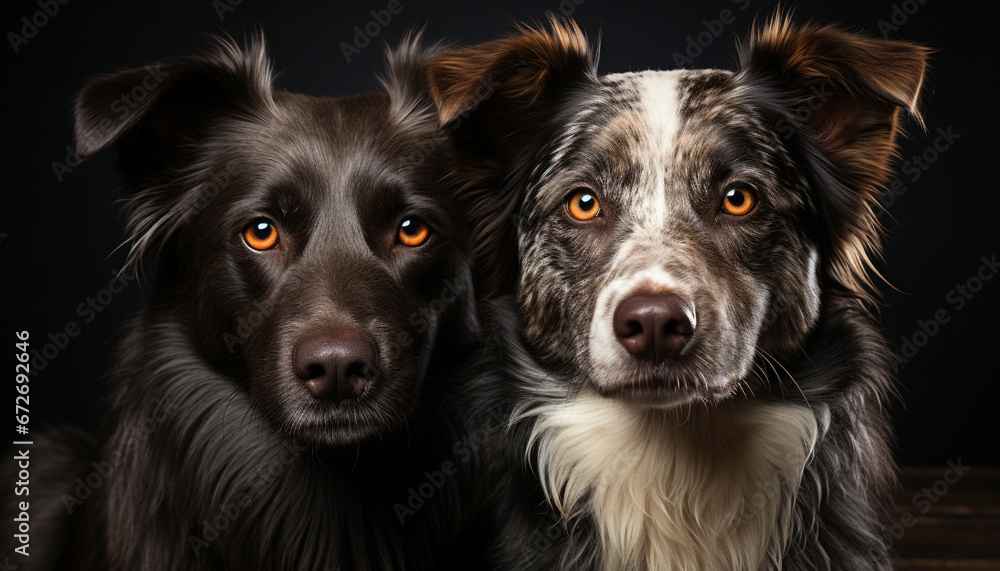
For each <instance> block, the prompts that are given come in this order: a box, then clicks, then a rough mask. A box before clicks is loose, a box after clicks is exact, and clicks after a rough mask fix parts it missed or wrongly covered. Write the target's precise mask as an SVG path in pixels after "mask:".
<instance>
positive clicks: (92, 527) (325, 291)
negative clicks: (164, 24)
mask: <svg viewBox="0 0 1000 571" xmlns="http://www.w3.org/2000/svg"><path fill="white" fill-rule="evenodd" d="M249 44H250V45H249V46H248V47H246V48H241V47H239V46H237V45H236V44H234V43H233V42H232V41H230V40H219V41H217V42H216V43H215V44H214V46H213V48H212V49H211V50H210V51H209V52H207V53H206V54H205V55H202V56H197V57H191V58H187V59H181V60H176V61H172V62H167V63H163V64H159V65H155V66H151V67H148V68H142V69H133V70H126V71H121V72H118V73H114V74H111V75H106V76H102V77H98V78H96V79H93V80H92V81H91V82H89V83H88V84H87V85H86V87H85V88H84V89H83V90H82V91H81V93H80V94H79V97H78V100H77V105H76V145H77V151H78V152H79V154H80V155H81V156H83V157H90V156H92V155H94V154H96V153H98V152H100V151H102V150H105V149H108V148H114V149H116V150H117V152H118V167H119V170H120V172H121V174H122V178H123V188H122V198H121V203H122V207H123V212H124V216H125V218H126V221H127V228H128V234H127V239H126V244H127V245H128V246H129V248H130V257H129V259H130V261H131V263H132V266H131V267H133V268H138V267H139V266H140V265H144V266H145V267H146V268H147V269H149V270H151V272H150V275H149V276H147V277H148V278H149V279H148V280H147V291H146V294H147V299H146V302H145V305H144V307H143V309H142V310H141V311H140V313H139V314H138V316H137V317H136V318H135V319H134V320H133V321H132V322H131V323H130V324H129V325H128V326H127V330H126V333H125V334H124V337H123V340H122V342H121V344H120V350H119V352H118V356H117V364H116V366H115V367H114V370H113V372H112V373H111V386H112V394H111V397H110V402H109V405H108V407H109V411H108V413H107V421H106V427H105V428H106V430H105V435H104V437H103V441H102V444H101V445H100V447H99V450H98V451H96V452H94V455H93V456H92V457H88V458H87V459H86V460H83V461H80V462H78V463H77V464H75V465H74V466H73V467H72V468H75V470H74V469H71V467H70V466H69V465H70V464H72V460H71V458H72V456H70V455H69V454H68V453H67V452H66V450H65V448H66V447H67V446H65V445H64V446H62V447H60V448H58V449H56V448H52V449H51V454H53V455H55V454H59V453H63V454H64V456H62V457H61V458H58V459H54V460H53V462H56V463H60V462H61V468H60V466H55V467H50V468H49V469H46V472H47V474H46V476H47V477H46V478H45V480H46V482H47V484H46V485H47V486H48V487H50V488H52V489H51V490H48V491H50V492H52V493H51V494H50V495H49V496H45V494H44V492H45V490H42V489H39V486H41V484H39V486H36V487H35V488H33V489H32V492H35V494H34V495H33V496H32V498H33V500H34V501H33V502H32V503H33V505H37V508H34V509H36V510H39V511H37V512H36V513H38V514H40V517H42V518H43V519H45V521H46V522H49V521H55V520H58V517H57V515H56V514H57V513H58V512H59V511H62V513H63V515H65V510H66V509H68V510H70V511H71V512H72V513H73V516H72V521H71V523H70V524H68V525H67V526H66V527H67V529H58V526H57V525H56V524H52V526H51V528H48V531H46V528H45V526H42V527H41V528H38V527H37V526H36V537H35V538H34V540H35V542H36V543H38V544H39V546H38V548H39V550H40V551H42V552H43V553H38V551H37V550H36V555H39V557H32V558H31V559H32V560H35V561H31V560H23V562H22V561H16V563H17V564H18V565H22V564H23V565H24V568H29V563H33V564H34V566H32V567H31V568H33V569H41V568H46V567H48V568H56V569H94V570H97V569H101V570H108V569H111V570H120V571H126V570H135V569H154V570H167V569H171V570H173V569H188V570H193V569H206V570H207V569H213V570H221V569H232V570H237V569H238V570H246V569H296V570H305V569H312V570H317V571H318V570H329V571H334V570H337V569H343V570H347V569H350V570H379V571H384V570H386V569H451V568H469V567H470V566H474V565H475V563H474V561H475V558H476V552H475V548H474V545H475V542H474V541H472V540H470V539H468V536H469V534H470V533H472V532H471V531H470V530H473V529H474V526H473V525H472V519H473V517H474V516H475V513H476V510H474V509H472V508H471V507H470V506H469V505H468V503H467V500H468V498H469V497H471V494H470V490H471V489H472V488H473V486H474V484H473V482H474V480H475V478H474V475H473V470H474V469H475V466H476V463H475V461H474V458H470V457H469V456H470V455H469V451H468V449H467V448H466V449H465V450H464V456H463V457H456V456H455V452H454V449H455V444H456V443H457V442H461V438H462V434H463V433H462V427H463V425H464V420H463V418H464V415H463V412H462V410H461V407H460V405H459V402H460V401H459V399H458V397H457V396H456V395H457V393H458V391H459V389H460V387H461V385H462V384H463V382H462V379H464V378H465V377H464V375H465V373H464V372H463V371H464V370H465V362H466V358H467V357H468V356H470V355H472V354H474V353H475V351H476V349H475V342H476V341H475V340H476V339H477V337H478V333H477V328H478V325H477V321H476V316H475V311H474V310H475V306H474V303H473V302H472V290H471V272H470V256H469V251H468V235H467V234H468V233H467V230H466V229H465V225H464V219H463V216H462V215H461V212H460V211H459V210H458V208H457V204H456V203H455V202H454V201H453V199H452V196H451V191H450V190H449V189H448V187H446V186H445V185H443V184H442V182H441V181H442V179H443V178H445V176H446V175H447V173H448V171H449V170H450V168H451V164H452V158H451V157H452V155H451V150H450V146H449V145H448V144H447V140H446V138H445V136H444V134H443V133H442V132H441V130H440V129H439V127H438V118H437V114H436V109H435V106H434V103H433V100H432V98H431V93H430V90H429V87H428V84H427V75H426V60H427V58H428V56H429V55H430V54H431V53H432V52H433V51H434V49H437V48H424V47H421V44H420V39H419V34H413V35H410V36H409V37H408V38H407V39H405V40H404V41H403V42H402V44H401V45H400V47H398V48H396V49H395V50H391V51H390V53H389V54H388V65H387V71H386V73H385V74H384V77H383V80H382V83H383V86H384V92H383V93H377V94H370V95H360V96H354V97H345V98H336V99H332V98H326V99H324V98H314V97H308V96H305V95H300V94H296V93H289V92H286V91H282V90H279V89H277V88H275V87H274V75H273V74H272V67H271V63H270V61H269V59H268V57H267V55H266V53H265V49H264V46H263V38H262V37H260V35H259V34H257V33H255V34H254V38H253V39H252V40H251V41H250V42H249ZM150 78H152V79H150ZM138 85H145V86H146V87H147V88H148V92H149V95H148V96H147V97H145V98H143V99H141V100H132V101H133V105H132V107H131V108H126V106H123V105H122V103H121V100H120V98H121V96H122V94H128V93H130V92H131V90H132V88H133V87H135V86H138ZM116 101H117V102H118V104H117V105H116ZM81 446H82V444H81ZM80 455H81V454H80V448H79V447H78V448H76V456H80ZM449 463H450V464H449ZM442 467H443V468H442ZM39 469H43V468H39ZM60 469H62V470H63V471H64V472H66V473H67V474H68V476H67V477H66V478H65V479H64V481H63V482H59V483H57V482H55V481H54V480H57V478H54V477H48V476H50V475H52V474H55V473H58V472H59V470H60ZM88 472H90V473H88ZM95 475H100V477H95ZM75 477H79V478H80V480H77V481H76V482H73V478H75ZM428 479H430V481H431V482H432V483H433V485H434V490H433V494H432V495H431V496H429V497H422V498H421V501H420V502H418V505H417V506H415V508H418V509H411V508H414V506H413V505H412V504H413V502H409V503H408V502H407V498H408V494H409V493H411V492H412V490H413V489H422V488H421V486H423V485H424V484H426V481H427V480H428ZM71 482H72V483H71ZM81 482H82V483H86V484H88V486H90V487H85V488H84V491H82V492H81V491H80V490H81V488H80V486H81ZM424 487H425V486H424ZM74 490H76V491H74ZM421 494H422V495H424V496H426V494H423V492H421ZM36 495H38V496H42V497H40V498H38V499H37V500H35V499H34V498H35V496H36ZM43 504H47V505H43ZM400 506H408V507H404V508H403V510H400ZM42 512H45V513H44V515H41V514H42ZM66 519H69V518H66ZM47 525H48V524H47ZM43 533H47V537H44V538H43V537H41V535H42V534H43ZM59 542H64V543H65V545H66V546H67V547H66V548H65V549H64V550H62V551H60V550H59V549H57V545H58V544H59ZM44 552H48V553H44ZM60 554H61V555H60ZM45 557H48V558H49V559H50V561H49V563H47V564H46V563H43V558H45ZM56 557H61V559H60V560H59V561H57V562H53V561H51V560H52V559H53V558H56ZM11 562H12V563H15V561H14V560H12V561H11Z"/></svg>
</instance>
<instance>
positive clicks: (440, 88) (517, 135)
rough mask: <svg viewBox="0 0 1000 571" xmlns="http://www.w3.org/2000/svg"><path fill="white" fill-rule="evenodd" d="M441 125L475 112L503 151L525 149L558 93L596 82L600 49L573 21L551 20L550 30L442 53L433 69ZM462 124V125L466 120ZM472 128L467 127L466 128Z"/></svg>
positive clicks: (522, 31)
mask: <svg viewBox="0 0 1000 571" xmlns="http://www.w3.org/2000/svg"><path fill="white" fill-rule="evenodd" d="M429 74H430V81H431V89H432V90H433V92H434V100H435V102H436V104H437V106H438V115H439V117H440V120H441V124H442V125H448V124H449V123H451V124H453V126H456V127H462V125H454V123H455V122H456V119H459V118H460V116H463V115H470V114H474V115H475V116H476V117H477V118H479V119H480V120H481V122H479V123H478V124H477V126H480V127H486V128H487V131H486V132H484V133H483V132H481V133H476V134H477V135H479V136H484V137H487V138H489V139H491V141H490V142H491V143H493V144H494V145H501V149H500V150H506V149H508V148H514V149H516V148H521V146H522V143H523V141H524V139H525V137H527V136H529V135H530V134H531V133H532V132H533V130H534V127H535V126H536V125H535V124H533V123H534V122H535V121H537V120H538V119H542V118H544V117H545V111H546V108H547V107H549V106H550V105H551V104H552V103H553V100H554V97H557V96H558V93H559V92H560V91H565V90H568V89H572V88H573V87H574V86H580V85H583V84H587V83H589V82H596V81H597V62H596V50H591V48H590V46H589V45H588V43H587V38H586V36H585V35H584V34H583V32H582V31H581V30H580V28H579V26H577V25H576V23H575V22H573V21H572V20H560V19H558V18H557V17H555V16H550V17H549V28H548V29H544V28H541V27H538V28H532V27H530V26H527V25H521V26H519V28H518V33H517V34H514V35H511V36H508V37H506V38H502V39H499V40H494V41H491V42H486V43H484V44H479V45H477V46H472V47H467V48H462V49H457V50H452V51H448V52H444V53H442V54H439V55H438V56H436V57H434V58H433V59H432V60H431V65H430V70H429ZM462 124H463V125H464V122H462ZM466 130H468V128H466Z"/></svg>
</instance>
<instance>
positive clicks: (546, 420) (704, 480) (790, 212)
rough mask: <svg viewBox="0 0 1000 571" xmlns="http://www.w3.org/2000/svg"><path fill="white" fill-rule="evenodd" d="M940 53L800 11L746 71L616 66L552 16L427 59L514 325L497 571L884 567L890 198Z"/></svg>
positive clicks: (484, 255) (506, 329)
mask: <svg viewBox="0 0 1000 571" xmlns="http://www.w3.org/2000/svg"><path fill="white" fill-rule="evenodd" d="M927 59H928V50H927V49H925V48H923V47H920V46H917V45H913V44H910V43H906V42H902V41H888V40H880V39H873V38H870V37H866V36H864V35H860V34H856V33H852V32H848V31H845V30H843V29H840V28H838V27H836V26H822V25H816V24H806V25H795V24H793V23H792V22H791V21H790V20H789V18H788V17H787V16H784V15H781V14H776V15H775V16H774V17H772V18H771V19H769V21H768V22H767V23H764V24H763V25H759V26H758V25H755V27H754V30H753V31H752V32H751V33H750V35H749V38H748V39H746V40H745V41H744V42H742V44H741V45H740V47H739V60H740V61H739V68H738V70H737V71H735V72H731V71H726V70H714V69H704V70H675V71H644V72H637V73H616V74H610V75H599V74H598V73H597V49H596V48H595V47H592V46H591V45H590V44H589V43H588V41H587V39H586V38H585V36H584V35H583V34H582V32H581V31H580V29H579V28H578V27H577V26H576V24H574V23H572V22H567V21H562V20H558V19H555V18H553V19H552V21H551V23H550V25H549V26H547V27H545V26H540V27H530V26H523V27H521V28H520V30H519V31H518V33H516V34H514V35H512V36H509V37H506V38H504V39H500V40H496V41H492V42H488V43H484V44H481V45H476V46H472V47H467V48H460V49H457V50H455V51H449V52H445V53H443V54H439V55H437V56H435V58H434V59H433V60H432V64H431V67H430V78H431V86H432V89H433V90H434V95H435V98H436V101H437V104H438V109H439V112H440V114H441V121H442V122H444V123H447V122H448V121H450V120H452V118H454V117H456V116H459V115H461V114H465V115H466V116H465V117H464V120H463V121H462V124H461V126H460V128H457V129H454V130H453V131H452V135H453V137H454V140H455V142H456V143H457V146H456V148H457V149H458V151H459V153H460V154H459V156H458V160H459V167H458V170H457V171H456V176H457V177H458V178H459V179H460V180H459V182H460V183H461V184H463V185H464V186H463V190H462V192H461V194H462V196H463V199H464V200H465V201H467V202H468V204H469V205H470V206H469V212H470V221H471V223H472V224H473V225H474V230H473V234H474V236H473V240H474V242H475V249H476V253H477V254H476V255H477V264H478V267H477V272H476V276H477V280H478V282H477V286H478V285H480V284H482V286H483V290H482V291H481V293H483V294H484V295H486V296H487V297H490V298H492V299H493V300H494V301H493V302H492V303H491V304H487V307H488V308H490V313H491V314H492V317H491V319H492V320H493V323H494V326H496V327H499V328H500V330H501V332H502V334H501V335H499V346H500V348H499V350H500V352H501V353H500V355H501V358H500V364H501V366H502V367H503V368H504V370H505V373H506V374H505V378H504V379H500V380H498V379H493V378H490V379H487V380H486V382H484V383H483V384H482V387H481V390H482V391H483V393H484V395H486V396H485V400H486V401H487V403H489V404H488V405H487V406H493V407H498V408H500V409H501V410H502V411H503V412H504V414H505V415H506V418H508V419H509V421H508V422H509V432H508V437H507V438H506V439H505V446H506V447H507V449H508V451H509V457H510V458H511V465H510V467H508V468H507V469H506V471H504V470H500V471H501V472H504V473H503V474H501V477H500V479H501V482H500V483H499V484H498V486H499V491H498V494H499V498H498V500H499V501H498V504H499V505H500V506H501V509H502V511H501V512H500V516H499V518H498V520H499V521H500V522H501V524H502V525H503V530H502V533H501V535H500V539H499V541H498V542H497V545H498V547H497V551H496V554H495V556H494V564H495V566H496V568H498V569H553V568H555V569H567V570H568V569H607V570H634V571H640V570H644V571H669V570H704V569H746V570H754V569H764V568H767V569H771V568H783V569H872V568H878V569H888V568H890V565H891V563H890V547H889V541H888V538H887V534H886V533H885V529H886V524H887V521H888V518H890V517H891V515H890V514H891V508H892V504H891V501H892V493H891V492H892V488H893V486H894V483H895V467H894V462H893V459H892V453H891V450H890V439H891V430H890V424H889V421H888V418H887V411H886V408H885V407H886V404H887V399H889V398H890V397H891V396H892V395H893V382H894V381H893V378H894V375H893V369H894V366H893V359H892V350H891V348H890V346H889V344H888V342H887V340H886V338H885V336H884V335H883V333H882V331H881V328H880V324H879V322H878V320H877V318H876V315H875V314H874V308H873V305H874V302H875V301H876V299H877V292H876V291H875V288H874V285H873V279H872V275H873V272H874V269H873V267H872V264H871V261H870V260H871V259H872V257H873V256H877V255H878V254H879V251H880V237H881V236H880V233H881V232H880V228H879V225H878V223H877V222H876V220H875V217H874V216H873V211H872V208H873V206H874V205H875V198H876V196H877V193H878V192H879V190H880V188H881V186H882V185H883V184H884V183H885V182H886V179H887V175H888V174H889V172H890V163H891V159H892V157H893V155H894V152H895V140H896V138H897V137H898V136H899V135H900V130H901V125H900V124H901V119H902V118H903V115H906V114H908V115H910V116H911V117H914V118H916V120H917V122H920V108H921V104H922V98H923V94H924V93H925V91H926V89H925V86H924V83H925V72H926V68H927ZM484 84H488V85H490V86H491V90H490V92H489V94H488V97H473V96H470V94H472V93H474V92H475V91H476V90H477V89H479V87H480V86H481V85H484ZM473 105H474V106H475V109H474V110H471V111H470V107H471V106H473ZM921 124H922V123H921ZM526 458H527V461H525V459H526ZM504 480H506V483H504ZM532 487H533V488H534V489H535V490H536V492H537V493H536V494H535V495H532V494H531V493H529V492H527V491H526V490H531V489H532ZM546 500H547V503H548V505H550V506H552V509H551V510H549V509H548V508H547V506H546ZM553 516H555V518H556V523H555V524H553ZM526 546H527V547H526ZM531 546H535V547H531Z"/></svg>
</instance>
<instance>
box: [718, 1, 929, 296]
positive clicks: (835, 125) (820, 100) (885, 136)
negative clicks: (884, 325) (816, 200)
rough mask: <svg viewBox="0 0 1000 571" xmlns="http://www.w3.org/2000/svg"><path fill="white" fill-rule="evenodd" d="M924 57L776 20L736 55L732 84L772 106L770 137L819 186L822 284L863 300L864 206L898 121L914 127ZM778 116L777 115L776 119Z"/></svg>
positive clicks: (866, 289) (866, 261)
mask: <svg viewBox="0 0 1000 571" xmlns="http://www.w3.org/2000/svg"><path fill="white" fill-rule="evenodd" d="M929 55H930V50H929V49H927V48H925V47H922V46H918V45H915V44H912V43H908V42H903V41H894V40H883V39H875V38H870V37H867V36H863V35H860V34H856V33H851V32H847V31H845V30H842V29H840V28H837V27H834V26H819V25H814V24H807V25H804V26H794V25H792V24H791V23H790V22H789V18H788V17H787V16H783V15H781V14H776V15H775V16H774V17H772V18H771V19H770V20H769V21H768V22H767V23H766V24H764V25H763V26H760V27H755V29H754V30H753V31H752V32H751V34H750V37H749V39H748V40H747V41H745V42H744V43H743V44H742V46H741V49H740V62H741V69H740V71H739V73H738V75H737V77H736V81H737V84H738V85H741V86H742V87H746V88H748V89H749V90H750V91H755V92H756V93H758V94H761V96H760V97H759V99H760V100H763V99H769V98H772V99H775V101H774V103H775V104H776V107H777V108H778V109H780V110H779V111H777V112H776V115H778V116H780V118H779V119H777V121H776V122H775V127H776V129H777V131H778V133H779V135H781V136H783V137H784V138H786V139H790V138H793V137H798V138H800V139H801V140H803V141H804V142H805V144H806V145H807V146H808V147H809V148H810V149H811V150H812V151H813V153H812V156H811V157H809V159H810V160H811V162H813V163H814V166H815V167H816V168H814V169H812V170H813V171H814V172H817V173H819V175H820V176H821V177H822V179H823V180H821V181H819V182H820V184H819V185H818V186H820V187H822V189H823V190H824V193H823V194H822V196H821V199H822V200H823V201H824V202H825V204H824V207H825V211H824V218H825V219H826V221H827V228H826V232H825V237H824V241H825V242H826V243H825V247H824V250H825V251H824V252H823V253H824V254H825V256H826V258H827V263H828V264H827V269H828V272H829V275H830V277H832V278H833V279H835V280H836V281H837V282H838V283H840V284H841V285H843V286H845V287H847V288H848V289H849V290H851V291H853V292H854V293H855V294H857V295H859V296H860V297H862V298H863V299H868V298H869V294H870V292H871V289H872V281H871V280H870V278H869V276H868V271H869V270H870V269H873V268H872V264H871V260H870V258H869V254H872V253H875V254H877V252H878V250H879V248H880V225H879V223H878V221H877V220H876V219H875V216H874V214H873V212H872V206H873V202H874V201H875V200H876V198H877V197H878V194H879V193H880V192H881V191H882V189H883V188H884V185H885V184H886V183H887V182H888V178H889V174H890V172H891V170H890V168H891V163H892V159H893V158H894V156H895V154H896V138H897V135H898V134H899V131H900V115H901V113H909V114H910V115H911V116H912V117H914V118H915V120H916V121H917V122H918V123H919V124H920V125H921V126H923V119H922V117H921V107H922V101H923V98H924V96H925V94H926V92H927V82H926V74H927V68H928V57H929ZM782 115H783V116H782Z"/></svg>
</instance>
